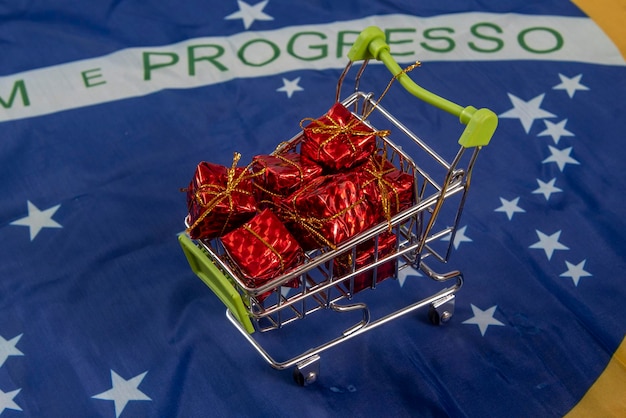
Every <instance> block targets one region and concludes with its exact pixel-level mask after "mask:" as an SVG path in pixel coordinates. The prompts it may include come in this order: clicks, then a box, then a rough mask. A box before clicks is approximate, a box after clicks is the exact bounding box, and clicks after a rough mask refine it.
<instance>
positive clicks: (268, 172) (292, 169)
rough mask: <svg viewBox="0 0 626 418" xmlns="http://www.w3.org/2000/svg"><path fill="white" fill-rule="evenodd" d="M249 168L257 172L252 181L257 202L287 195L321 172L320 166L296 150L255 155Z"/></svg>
mask: <svg viewBox="0 0 626 418" xmlns="http://www.w3.org/2000/svg"><path fill="white" fill-rule="evenodd" d="M250 170H251V171H252V172H253V173H258V174H259V175H257V176H256V177H255V178H254V181H253V184H254V186H255V188H256V189H257V201H258V202H263V201H266V200H272V199H274V198H277V197H279V198H280V197H286V196H289V195H290V194H292V193H293V192H294V191H295V190H296V189H298V188H300V186H302V185H303V184H304V183H305V182H309V181H311V180H313V179H314V178H315V177H319V176H320V175H321V174H322V167H321V166H319V165H317V164H315V163H313V162H312V161H309V160H306V159H305V158H303V157H301V156H300V154H299V153H297V152H287V153H284V154H275V155H257V156H255V157H254V158H253V159H252V165H251V166H250Z"/></svg>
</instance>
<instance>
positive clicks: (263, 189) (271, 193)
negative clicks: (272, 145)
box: [253, 154, 304, 197]
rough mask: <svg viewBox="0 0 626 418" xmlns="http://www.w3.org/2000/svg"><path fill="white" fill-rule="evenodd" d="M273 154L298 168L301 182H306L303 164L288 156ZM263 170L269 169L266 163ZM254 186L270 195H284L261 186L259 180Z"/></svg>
mask: <svg viewBox="0 0 626 418" xmlns="http://www.w3.org/2000/svg"><path fill="white" fill-rule="evenodd" d="M271 156H272V157H275V158H278V159H279V160H281V161H283V162H284V163H286V164H287V165H292V166H294V167H295V168H296V169H297V170H298V174H299V176H300V184H302V183H303V182H304V172H303V171H302V167H301V166H299V165H298V164H296V163H294V162H293V161H291V160H290V159H288V158H286V157H285V156H283V155H281V154H276V155H271ZM257 162H258V160H257ZM263 170H267V165H265V166H264V167H263ZM253 186H254V187H256V188H257V189H259V190H261V191H262V192H263V193H266V194H268V195H270V196H273V197H284V196H283V195H281V194H279V193H275V192H272V191H270V190H268V189H266V188H265V187H263V186H261V185H260V184H258V183H257V182H254V183H253Z"/></svg>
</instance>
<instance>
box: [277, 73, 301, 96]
mask: <svg viewBox="0 0 626 418" xmlns="http://www.w3.org/2000/svg"><path fill="white" fill-rule="evenodd" d="M299 82H300V77H298V78H296V79H295V80H291V81H289V80H287V79H286V78H283V86H282V87H280V88H278V89H276V91H283V92H285V93H287V97H288V98H289V99H291V96H292V95H293V93H294V92H295V91H303V90H304V89H303V88H302V87H300V86H299V85H298V83H299Z"/></svg>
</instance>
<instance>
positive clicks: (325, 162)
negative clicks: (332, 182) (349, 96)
mask: <svg viewBox="0 0 626 418" xmlns="http://www.w3.org/2000/svg"><path fill="white" fill-rule="evenodd" d="M305 121H310V123H309V124H308V125H306V126H303V123H304V122H305ZM300 125H301V126H302V129H303V131H304V135H305V140H304V141H303V143H302V145H301V148H300V153H301V154H302V156H304V157H305V158H307V159H309V160H311V161H314V162H316V163H318V164H320V165H322V166H324V167H326V168H328V169H330V170H331V171H333V172H337V171H341V170H345V169H349V168H351V167H354V166H356V165H359V164H361V163H363V162H364V161H365V160H367V159H368V158H369V156H370V155H372V154H373V153H374V152H375V151H376V136H377V135H379V136H384V135H388V134H389V132H388V131H374V130H372V129H371V128H370V127H369V126H367V125H366V124H365V123H363V122H361V121H360V120H359V119H358V118H356V117H355V116H354V115H353V114H352V113H351V112H350V111H349V110H348V109H346V107H345V106H343V105H342V104H341V103H335V104H334V105H333V107H331V108H330V110H329V111H328V112H327V113H326V114H325V115H324V116H322V117H321V118H319V119H311V118H306V119H303V120H302V122H301V123H300Z"/></svg>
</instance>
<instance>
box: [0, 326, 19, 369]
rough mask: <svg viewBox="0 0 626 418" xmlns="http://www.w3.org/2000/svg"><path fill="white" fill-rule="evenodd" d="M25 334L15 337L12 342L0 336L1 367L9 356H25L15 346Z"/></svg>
mask: <svg viewBox="0 0 626 418" xmlns="http://www.w3.org/2000/svg"><path fill="white" fill-rule="evenodd" d="M22 335H23V334H20V335H18V336H17V337H13V338H11V339H10V340H5V339H4V338H2V336H1V335H0V367H2V365H3V364H4V362H5V361H6V360H7V358H8V357H9V356H23V355H24V353H22V352H21V351H20V350H19V349H18V348H17V347H15V345H16V344H17V342H18V341H19V340H20V338H22Z"/></svg>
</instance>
